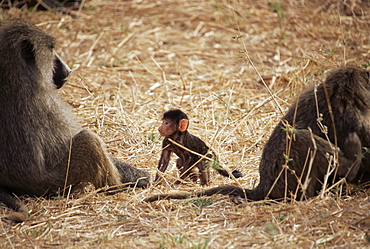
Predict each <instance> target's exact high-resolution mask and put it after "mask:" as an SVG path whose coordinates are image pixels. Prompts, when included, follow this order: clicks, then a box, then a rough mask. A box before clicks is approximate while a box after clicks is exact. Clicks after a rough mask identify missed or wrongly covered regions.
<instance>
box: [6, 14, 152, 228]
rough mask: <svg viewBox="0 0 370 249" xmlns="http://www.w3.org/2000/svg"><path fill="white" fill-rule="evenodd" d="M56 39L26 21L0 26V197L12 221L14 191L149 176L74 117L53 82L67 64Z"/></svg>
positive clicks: (20, 210)
mask: <svg viewBox="0 0 370 249" xmlns="http://www.w3.org/2000/svg"><path fill="white" fill-rule="evenodd" d="M54 46H55V40H54V38H53V37H51V36H50V35H48V34H47V33H45V32H44V31H42V30H41V29H39V28H38V27H36V26H35V25H33V24H31V23H28V22H26V21H22V20H11V21H8V22H6V23H3V24H2V25H1V26H0V110H1V115H0V172H1V174H0V202H3V203H5V204H6V205H7V206H9V207H11V208H13V209H14V210H15V211H17V212H13V213H11V214H10V215H9V216H8V217H7V218H8V219H11V220H14V221H17V222H20V221H23V220H25V219H26V218H27V212H28V210H27V208H26V207H25V206H24V205H23V204H22V203H21V202H20V201H19V200H18V199H17V198H16V197H14V196H13V194H16V195H30V196H42V195H45V194H53V193H56V192H57V191H59V190H61V189H63V188H64V187H65V186H70V185H71V186H75V185H77V184H79V183H81V182H82V183H84V182H90V183H92V184H93V185H94V186H95V187H96V188H101V187H104V186H106V185H108V186H114V185H119V184H121V183H125V182H132V184H136V186H139V187H145V186H147V185H148V184H149V181H150V176H149V174H148V173H147V172H144V171H142V170H139V169H136V168H134V167H132V166H130V165H128V164H125V163H123V162H120V161H119V160H118V159H115V158H113V157H111V156H109V155H108V153H107V151H106V149H105V145H104V143H103V142H102V140H101V139H100V138H99V137H98V136H97V135H96V134H94V133H93V132H91V131H89V130H83V129H82V128H81V126H80V125H79V124H78V122H77V120H76V117H75V116H74V115H73V113H72V112H71V110H70V108H69V107H68V106H67V105H66V104H65V103H64V102H63V101H62V99H61V98H60V96H59V94H58V93H57V90H56V88H60V87H61V86H62V85H63V84H64V82H65V79H66V77H67V75H68V73H69V70H68V69H66V68H65V66H66V65H65V64H64V63H63V62H62V60H61V59H60V58H59V56H57V55H56V54H55V53H54V51H53V49H54ZM117 167H118V169H117Z"/></svg>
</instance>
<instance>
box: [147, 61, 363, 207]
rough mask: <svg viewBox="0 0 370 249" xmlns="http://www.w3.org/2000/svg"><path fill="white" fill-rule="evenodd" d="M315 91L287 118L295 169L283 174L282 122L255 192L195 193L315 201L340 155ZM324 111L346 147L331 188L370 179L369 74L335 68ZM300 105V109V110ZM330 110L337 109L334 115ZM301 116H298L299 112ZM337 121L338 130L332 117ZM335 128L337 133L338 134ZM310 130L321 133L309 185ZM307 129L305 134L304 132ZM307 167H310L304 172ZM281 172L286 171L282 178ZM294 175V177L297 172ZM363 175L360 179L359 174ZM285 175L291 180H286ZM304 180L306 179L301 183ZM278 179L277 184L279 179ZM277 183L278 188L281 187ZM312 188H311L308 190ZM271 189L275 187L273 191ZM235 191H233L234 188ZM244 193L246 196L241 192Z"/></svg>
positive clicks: (323, 95) (321, 95) (321, 94)
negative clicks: (291, 131) (330, 165)
mask: <svg viewBox="0 0 370 249" xmlns="http://www.w3.org/2000/svg"><path fill="white" fill-rule="evenodd" d="M315 99H316V98H315V94H314V90H313V89H311V90H308V91H306V92H304V93H303V94H302V95H301V96H300V97H299V100H298V103H295V104H293V106H292V107H291V108H290V109H289V111H288V113H287V114H286V115H285V116H284V118H283V120H285V121H287V122H288V124H289V125H293V123H294V127H295V128H296V129H298V130H297V131H295V132H294V136H293V138H294V137H295V139H293V140H292V145H291V149H290V156H289V158H290V159H291V161H289V162H288V163H287V165H288V167H289V169H287V170H283V171H282V165H284V164H285V163H286V158H285V157H286V156H285V154H287V152H286V150H285V148H286V144H287V143H286V136H287V133H286V131H284V129H283V128H284V125H283V122H280V123H279V124H278V125H277V126H276V128H275V129H274V131H273V132H272V135H271V137H270V139H269V141H268V142H267V143H266V145H265V147H264V150H263V153H262V159H261V162H260V167H259V171H260V183H259V185H258V186H257V187H256V188H255V189H252V190H249V189H245V190H243V189H241V188H239V187H230V186H226V187H225V188H224V186H221V187H218V188H214V189H209V190H205V191H201V192H198V193H196V194H194V195H196V196H200V195H211V194H214V193H215V192H219V193H222V194H228V193H229V192H230V191H231V192H233V193H234V195H237V196H240V197H245V194H246V197H247V198H248V199H250V200H262V199H264V198H266V197H268V198H271V199H280V198H284V197H285V196H286V194H287V196H288V197H290V196H291V197H293V198H296V199H302V198H305V197H312V196H315V195H316V194H317V192H318V191H320V190H321V188H322V183H323V180H324V177H325V175H326V173H327V172H328V171H327V169H328V159H327V156H326V154H327V153H329V154H332V155H333V154H334V151H333V150H332V149H331V148H332V147H333V144H332V143H330V142H328V141H326V140H325V139H323V138H325V134H324V133H323V132H321V129H320V128H319V126H318V124H317V111H316V104H315V103H316V101H315ZM317 99H318V106H317V108H318V110H319V112H320V113H321V114H322V119H323V120H322V121H321V123H322V124H323V125H325V126H326V127H327V128H328V138H329V140H330V141H332V142H335V141H336V144H337V145H338V147H339V148H340V149H341V151H339V153H338V156H339V168H338V170H337V172H336V177H332V176H333V175H335V174H332V175H331V177H330V179H329V180H330V181H329V182H327V183H328V184H329V185H330V184H332V183H333V181H335V180H336V179H337V178H338V177H341V178H343V177H345V178H346V179H347V180H348V181H358V180H361V179H363V178H364V176H365V178H366V177H369V171H370V162H369V159H370V158H369V154H368V153H366V154H365V158H364V159H362V160H361V157H360V155H361V153H362V151H361V146H365V147H368V146H369V144H370V132H369V130H370V127H369V126H370V123H369V115H370V82H369V72H366V71H365V70H362V69H359V68H353V67H343V68H339V69H336V70H333V71H332V72H331V73H330V74H329V75H328V77H327V79H326V81H325V82H324V83H323V84H321V85H319V86H318V88H317ZM297 105H298V106H297ZM330 108H331V110H332V111H330ZM295 112H296V114H295ZM330 112H332V114H333V115H332V116H333V118H334V124H335V125H334V126H333V122H332V116H331V115H330ZM334 127H335V130H336V133H335V132H334ZM307 128H310V129H312V132H313V133H314V134H315V135H314V136H313V137H314V140H315V141H316V142H315V143H316V145H317V151H316V156H315V158H314V161H313V165H312V166H313V167H312V169H311V173H310V177H309V178H308V179H309V180H310V181H309V182H304V180H305V179H306V174H307V171H306V170H307V166H306V168H304V167H305V165H306V164H305V158H306V155H307V152H308V150H310V151H314V147H313V143H312V142H311V140H312V139H311V135H310V134H309V132H308V131H307V130H305V129H307ZM302 129H303V130H302ZM303 169H305V170H304V171H303ZM280 172H282V174H281V176H280V177H279V178H278V176H279V175H280ZM292 173H293V174H292ZM356 174H357V175H356ZM285 176H286V177H287V182H285V180H284V179H285ZM297 179H301V180H297ZM276 180H277V181H276ZM275 181H276V184H275ZM304 184H305V185H307V188H302V186H304ZM271 187H273V188H272V189H271ZM230 189H231V190H230ZM241 193H243V194H241ZM191 195H192V194H187V195H179V196H177V195H176V194H174V195H160V196H154V197H149V198H147V199H146V201H154V200H157V199H162V198H180V197H181V198H186V197H188V196H191Z"/></svg>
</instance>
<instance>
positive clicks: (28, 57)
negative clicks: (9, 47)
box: [21, 40, 36, 65]
mask: <svg viewBox="0 0 370 249" xmlns="http://www.w3.org/2000/svg"><path fill="white" fill-rule="evenodd" d="M21 56H22V58H23V59H24V60H25V62H26V63H27V64H28V65H29V64H33V63H35V59H36V58H35V51H34V47H33V44H32V43H31V42H30V41H29V40H24V41H22V42H21Z"/></svg>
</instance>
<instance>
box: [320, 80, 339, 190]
mask: <svg viewBox="0 0 370 249" xmlns="http://www.w3.org/2000/svg"><path fill="white" fill-rule="evenodd" d="M322 84H323V89H324V93H325V99H326V103H327V106H328V110H329V115H330V119H331V122H332V124H333V134H334V146H335V147H334V148H333V151H334V153H333V155H334V165H335V173H334V175H333V182H332V183H334V181H335V178H336V175H337V171H338V167H339V155H338V139H337V130H336V126H335V123H334V116H333V110H332V108H331V103H330V99H329V95H328V90H327V88H326V85H325V81H323V82H322ZM316 92H317V90H316V87H315V88H314V93H315V94H314V95H315V102H316V110H317V122H318V125H319V126H320V127H321V129H322V130H323V132H325V135H326V137H327V140H328V142H329V143H331V141H330V140H329V138H328V136H327V131H326V129H325V128H324V127H323V125H322V123H321V120H320V113H319V111H320V110H319V109H318V106H319V104H318V100H317V94H316Z"/></svg>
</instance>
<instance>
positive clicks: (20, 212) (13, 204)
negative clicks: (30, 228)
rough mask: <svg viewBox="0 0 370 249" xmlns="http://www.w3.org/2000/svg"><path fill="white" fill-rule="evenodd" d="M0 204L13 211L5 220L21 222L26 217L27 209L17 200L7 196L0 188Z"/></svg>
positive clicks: (9, 195)
mask: <svg viewBox="0 0 370 249" xmlns="http://www.w3.org/2000/svg"><path fill="white" fill-rule="evenodd" d="M0 202H2V203H4V204H5V205H7V206H8V207H9V208H12V209H14V211H15V212H11V213H10V214H8V215H7V216H5V219H8V220H11V221H13V222H17V223H19V222H23V221H25V220H26V219H27V217H28V208H27V207H26V205H24V204H23V202H21V201H20V200H19V199H18V198H16V197H15V196H13V195H11V194H9V193H8V192H6V191H4V190H3V189H1V188H0Z"/></svg>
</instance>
